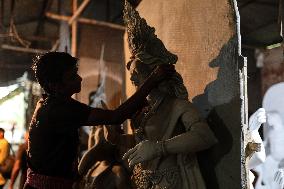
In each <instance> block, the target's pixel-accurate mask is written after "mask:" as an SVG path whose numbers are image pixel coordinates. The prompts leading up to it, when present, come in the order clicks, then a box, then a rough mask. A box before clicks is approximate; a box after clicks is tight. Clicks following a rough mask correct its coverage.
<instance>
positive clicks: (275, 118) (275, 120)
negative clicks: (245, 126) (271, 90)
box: [267, 112, 284, 130]
mask: <svg viewBox="0 0 284 189" xmlns="http://www.w3.org/2000/svg"><path fill="white" fill-rule="evenodd" d="M267 123H268V125H269V126H272V127H273V128H274V129H275V130H278V129H282V130H283V129H284V125H283V122H282V119H281V116H280V115H279V113H275V112H268V116H267Z"/></svg>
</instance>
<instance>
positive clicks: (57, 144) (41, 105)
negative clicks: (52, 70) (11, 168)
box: [27, 97, 92, 179]
mask: <svg viewBox="0 0 284 189" xmlns="http://www.w3.org/2000/svg"><path fill="white" fill-rule="evenodd" d="M91 109H92V108H91V107H89V106H87V105H86V104H83V103H80V102H78V101H76V100H74V99H72V98H68V99H66V98H62V97H47V98H45V99H41V100H40V101H39V102H38V104H37V107H36V109H35V111H34V115H33V118H32V121H31V124H30V130H29V145H28V157H27V159H28V165H29V168H31V169H32V170H33V171H34V172H36V173H38V174H43V175H47V176H54V177H62V178H67V179H74V178H75V177H76V175H77V162H78V159H77V157H78V156H77V155H78V154H77V153H78V143H79V136H78V128H79V127H80V126H84V125H86V122H87V119H88V116H89V114H90V111H91Z"/></svg>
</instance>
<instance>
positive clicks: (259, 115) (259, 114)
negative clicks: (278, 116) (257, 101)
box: [249, 108, 266, 131]
mask: <svg viewBox="0 0 284 189" xmlns="http://www.w3.org/2000/svg"><path fill="white" fill-rule="evenodd" d="M265 122H266V115H265V109H264V108H259V109H258V110H257V111H256V112H255V113H253V114H252V115H251V116H250V118H249V130H250V131H258V129H259V127H260V126H261V124H263V123H265Z"/></svg>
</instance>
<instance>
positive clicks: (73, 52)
mask: <svg viewBox="0 0 284 189" xmlns="http://www.w3.org/2000/svg"><path fill="white" fill-rule="evenodd" d="M83 3H84V2H83ZM83 3H82V4H83ZM77 8H78V1H77V0H73V15H75V14H76V12H77ZM78 10H79V9H78ZM71 19H72V18H71ZM71 19H70V20H71ZM70 20H69V23H70ZM71 29H72V34H71V36H72V38H71V55H72V56H73V57H75V56H76V55H77V20H74V22H73V21H72V26H71Z"/></svg>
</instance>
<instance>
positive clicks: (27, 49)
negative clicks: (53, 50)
mask: <svg viewBox="0 0 284 189" xmlns="http://www.w3.org/2000/svg"><path fill="white" fill-rule="evenodd" d="M1 48H2V49H6V50H13V51H19V52H26V53H35V54H42V53H46V52H48V51H49V50H44V49H32V48H25V47H17V46H12V45H6V44H3V45H1Z"/></svg>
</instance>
